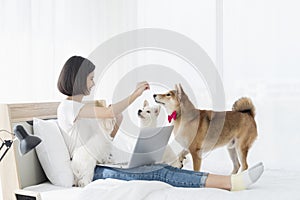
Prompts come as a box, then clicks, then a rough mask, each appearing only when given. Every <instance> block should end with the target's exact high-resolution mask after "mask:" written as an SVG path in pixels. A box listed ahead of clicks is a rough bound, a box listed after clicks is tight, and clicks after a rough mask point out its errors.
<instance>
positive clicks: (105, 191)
mask: <svg viewBox="0 0 300 200" xmlns="http://www.w3.org/2000/svg"><path fill="white" fill-rule="evenodd" d="M299 189H300V171H286V170H270V169H267V170H266V171H265V172H264V174H263V176H262V177H261V179H260V180H259V181H258V182H257V183H256V184H255V185H253V187H251V188H250V189H248V190H245V191H241V192H228V191H225V190H220V189H211V188H202V189H197V188H175V187H172V186H170V185H168V184H165V183H162V182H157V181H120V180H113V179H106V180H97V181H94V182H92V183H90V184H89V185H87V186H86V187H84V188H76V187H73V188H62V187H57V186H53V185H51V184H50V183H43V184H40V185H36V186H31V187H28V188H26V190H31V191H38V192H40V194H41V197H42V200H53V199H62V200H71V199H72V200H77V199H78V200H79V199H80V200H85V199H87V200H98V199H110V200H112V199H116V200H117V199H122V200H126V199H128V200H131V199H135V200H138V199H170V200H176V199H194V198H195V197H197V199H210V200H215V199H220V200H224V199H225V200H226V199H230V200H232V199H239V200H240V199H243V200H248V199H249V200H250V199H251V200H253V199H272V200H274V199H275V200H277V199H278V200H293V199H300V190H299Z"/></svg>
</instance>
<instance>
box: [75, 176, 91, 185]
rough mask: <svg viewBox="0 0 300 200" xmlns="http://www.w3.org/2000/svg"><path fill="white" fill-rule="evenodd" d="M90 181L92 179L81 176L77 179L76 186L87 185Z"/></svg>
mask: <svg viewBox="0 0 300 200" xmlns="http://www.w3.org/2000/svg"><path fill="white" fill-rule="evenodd" d="M90 182H92V179H91V178H89V177H86V176H85V177H83V178H82V179H80V180H78V184H77V185H78V187H85V186H86V185H88V184H89V183H90Z"/></svg>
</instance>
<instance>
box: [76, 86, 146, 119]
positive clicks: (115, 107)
mask: <svg viewBox="0 0 300 200" xmlns="http://www.w3.org/2000/svg"><path fill="white" fill-rule="evenodd" d="M149 88H150V87H149V84H148V83H147V82H146V81H144V82H141V83H139V84H137V87H136V89H135V91H134V92H133V93H132V94H131V95H129V96H128V97H126V98H125V99H123V100H121V101H119V102H117V103H115V104H112V105H111V106H109V107H96V106H94V105H85V106H83V108H82V109H81V111H80V112H79V115H78V117H79V118H114V117H116V116H117V115H119V114H121V113H122V112H123V111H124V110H125V109H126V108H127V107H128V106H129V105H130V104H132V103H133V102H134V101H135V100H136V99H137V98H138V97H139V96H141V94H142V93H143V92H144V91H145V90H147V89H149Z"/></svg>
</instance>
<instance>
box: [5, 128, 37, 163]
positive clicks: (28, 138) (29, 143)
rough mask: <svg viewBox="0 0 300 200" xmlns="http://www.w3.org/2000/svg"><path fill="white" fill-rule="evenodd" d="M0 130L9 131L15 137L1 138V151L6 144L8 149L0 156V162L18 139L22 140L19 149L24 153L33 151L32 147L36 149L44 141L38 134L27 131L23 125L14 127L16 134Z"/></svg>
mask: <svg viewBox="0 0 300 200" xmlns="http://www.w3.org/2000/svg"><path fill="white" fill-rule="evenodd" d="M0 132H6V133H9V134H10V135H12V136H13V138H12V139H11V140H2V139H1V138H0V140H1V141H2V145H1V147H0V151H1V149H2V148H3V147H4V146H6V149H5V151H4V153H3V154H2V156H1V158H0V162H1V160H2V159H3V158H4V156H5V154H6V153H7V152H8V150H9V149H10V147H11V146H12V144H13V142H14V141H15V140H16V139H19V140H20V146H19V149H20V152H21V154H22V155H24V154H26V153H28V152H29V151H31V150H32V149H34V148H35V147H36V146H37V145H39V144H40V143H41V141H42V140H41V139H40V138H39V137H37V136H33V135H28V133H27V132H26V131H25V129H24V128H23V126H21V125H17V126H16V127H15V128H14V133H15V134H13V133H11V132H9V131H7V130H0Z"/></svg>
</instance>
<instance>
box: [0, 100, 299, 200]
mask: <svg viewBox="0 0 300 200" xmlns="http://www.w3.org/2000/svg"><path fill="white" fill-rule="evenodd" d="M99 102H100V103H99ZM87 103H95V102H87ZM96 103H97V104H105V102H104V101H97V102H96ZM58 104H59V103H58V102H45V103H25V104H2V105H0V117H1V121H0V128H1V129H6V130H11V131H12V129H13V127H14V126H15V125H16V124H22V125H25V124H26V123H27V121H31V120H32V119H33V117H38V118H41V119H50V118H55V117H56V108H57V106H58ZM7 137H8V136H7V135H5V134H3V133H1V138H7ZM205 167H206V169H207V170H209V167H208V166H205ZM210 167H212V166H210ZM185 168H187V169H188V168H191V163H187V164H186V165H185ZM206 169H205V168H204V170H206ZM219 173H227V171H226V170H224V171H222V168H220V170H219ZM0 176H1V183H2V193H3V200H16V199H17V200H24V199H26V200H50V199H51V200H53V199H63V200H71V199H72V200H77V199H81V200H84V199H89V200H93V199H95V200H96V199H135V200H138V199H172V200H173V199H194V198H195V197H197V199H222V200H223V199H282V200H286V199H299V198H300V191H299V188H300V187H299V186H300V171H285V170H274V169H268V168H267V169H266V170H265V173H264V174H263V176H262V177H261V179H260V180H259V181H258V183H257V184H255V185H253V186H252V187H251V188H250V189H248V190H245V191H241V192H228V191H225V190H220V189H210V188H202V189H195V188H194V189H192V188H190V189H187V188H175V187H172V186H170V185H168V184H165V183H162V182H158V181H121V180H114V179H106V180H97V181H94V182H92V183H90V184H89V185H87V186H86V187H84V188H79V187H70V188H65V187H59V186H55V185H53V184H51V183H50V182H49V180H48V179H47V177H46V176H45V173H44V171H43V169H42V167H41V165H40V162H39V160H38V158H37V156H36V152H35V150H34V151H31V152H30V153H28V154H26V155H25V156H22V157H21V156H20V155H19V152H18V149H17V143H14V146H13V149H12V150H10V151H9V153H8V154H7V155H6V157H5V159H4V160H3V161H2V162H1V163H0Z"/></svg>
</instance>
